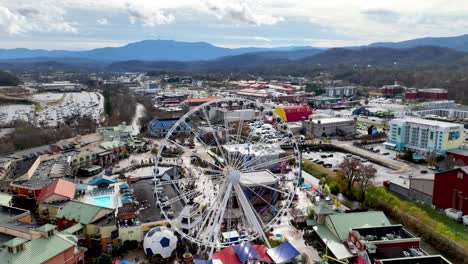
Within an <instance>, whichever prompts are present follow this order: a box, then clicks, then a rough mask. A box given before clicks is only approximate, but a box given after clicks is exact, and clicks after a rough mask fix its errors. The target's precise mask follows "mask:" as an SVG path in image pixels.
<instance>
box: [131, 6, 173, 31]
mask: <svg viewBox="0 0 468 264" xmlns="http://www.w3.org/2000/svg"><path fill="white" fill-rule="evenodd" d="M125 11H126V12H127V14H128V19H129V20H130V23H132V24H135V23H137V22H139V23H141V24H142V25H144V26H149V27H154V26H156V25H163V24H168V23H171V22H173V21H174V19H175V17H174V16H173V15H172V14H167V13H166V12H165V11H164V10H160V9H157V8H156V9H151V8H146V7H145V6H144V5H141V6H139V5H136V4H130V3H127V4H126V10H125Z"/></svg>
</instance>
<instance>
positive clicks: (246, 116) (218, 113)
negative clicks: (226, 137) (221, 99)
mask: <svg viewBox="0 0 468 264" xmlns="http://www.w3.org/2000/svg"><path fill="white" fill-rule="evenodd" d="M208 117H209V118H210V120H222V121H227V122H229V123H230V122H239V121H242V122H244V121H245V122H247V121H251V120H255V119H256V118H257V112H256V111H255V110H254V109H226V108H222V107H212V108H210V110H209V112H208Z"/></svg>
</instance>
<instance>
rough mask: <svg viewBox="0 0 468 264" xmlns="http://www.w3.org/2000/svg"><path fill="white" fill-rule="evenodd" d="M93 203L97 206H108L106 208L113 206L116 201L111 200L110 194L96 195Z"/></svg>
mask: <svg viewBox="0 0 468 264" xmlns="http://www.w3.org/2000/svg"><path fill="white" fill-rule="evenodd" d="M93 204H95V205H97V206H101V207H106V208H113V206H114V203H113V202H112V201H111V197H110V196H109V195H108V196H100V197H94V198H93Z"/></svg>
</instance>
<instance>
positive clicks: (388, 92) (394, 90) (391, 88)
mask: <svg viewBox="0 0 468 264" xmlns="http://www.w3.org/2000/svg"><path fill="white" fill-rule="evenodd" d="M405 89H406V88H405V87H404V86H401V85H399V84H396V83H395V84H392V85H384V86H382V88H380V91H381V93H382V95H383V96H387V97H394V96H396V95H400V94H403V93H404V92H405Z"/></svg>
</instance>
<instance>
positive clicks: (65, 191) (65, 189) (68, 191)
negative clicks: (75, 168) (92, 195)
mask: <svg viewBox="0 0 468 264" xmlns="http://www.w3.org/2000/svg"><path fill="white" fill-rule="evenodd" d="M75 190H76V184H74V183H73V182H70V181H67V180H62V179H57V180H55V181H53V182H52V183H50V184H48V185H46V186H45V187H44V188H42V190H41V193H40V194H39V197H37V202H38V203H42V202H44V203H54V202H59V201H69V200H72V199H73V198H75Z"/></svg>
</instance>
